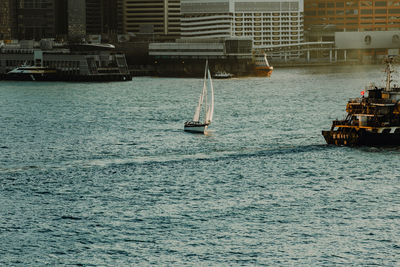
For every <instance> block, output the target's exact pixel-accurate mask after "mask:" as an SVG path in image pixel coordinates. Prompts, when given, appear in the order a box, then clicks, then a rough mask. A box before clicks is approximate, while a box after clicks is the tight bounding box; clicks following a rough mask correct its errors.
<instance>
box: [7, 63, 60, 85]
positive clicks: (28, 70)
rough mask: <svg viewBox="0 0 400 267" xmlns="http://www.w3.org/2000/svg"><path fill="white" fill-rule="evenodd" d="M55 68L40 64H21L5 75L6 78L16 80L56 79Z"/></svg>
mask: <svg viewBox="0 0 400 267" xmlns="http://www.w3.org/2000/svg"><path fill="white" fill-rule="evenodd" d="M56 78H57V70H56V69H55V68H49V67H42V66H28V65H25V64H24V65H22V66H20V67H17V68H15V69H13V70H11V71H10V72H8V73H7V74H6V75H5V79H6V80H17V81H27V80H28V81H46V80H56Z"/></svg>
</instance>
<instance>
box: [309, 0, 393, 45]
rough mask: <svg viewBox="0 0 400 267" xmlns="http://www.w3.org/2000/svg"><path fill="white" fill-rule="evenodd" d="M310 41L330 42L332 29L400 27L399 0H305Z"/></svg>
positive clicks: (365, 29) (336, 30) (385, 29)
mask: <svg viewBox="0 0 400 267" xmlns="http://www.w3.org/2000/svg"><path fill="white" fill-rule="evenodd" d="M304 27H305V30H306V31H307V34H306V35H307V39H309V40H310V41H321V40H322V41H333V40H334V34H335V32H343V31H345V32H358V31H390V30H400V1H399V0H390V1H388V0H348V1H341V0H339V1H333V0H304Z"/></svg>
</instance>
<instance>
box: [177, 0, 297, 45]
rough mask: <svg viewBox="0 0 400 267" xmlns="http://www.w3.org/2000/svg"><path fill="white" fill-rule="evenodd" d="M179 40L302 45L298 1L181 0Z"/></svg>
mask: <svg viewBox="0 0 400 267" xmlns="http://www.w3.org/2000/svg"><path fill="white" fill-rule="evenodd" d="M181 12H182V20H181V36H182V38H229V37H245V38H251V39H252V40H253V46H254V48H262V47H266V46H274V45H275V46H276V45H286V44H294V43H300V42H302V41H303V1H302V0H271V1H263V0H182V3H181Z"/></svg>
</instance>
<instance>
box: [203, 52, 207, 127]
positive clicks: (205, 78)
mask: <svg viewBox="0 0 400 267" xmlns="http://www.w3.org/2000/svg"><path fill="white" fill-rule="evenodd" d="M207 70H208V59H207V60H206V68H205V70H204V84H205V86H204V89H205V90H204V107H205V108H204V122H205V123H207V91H208V86H207Z"/></svg>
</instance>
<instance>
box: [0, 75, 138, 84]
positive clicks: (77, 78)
mask: <svg viewBox="0 0 400 267" xmlns="http://www.w3.org/2000/svg"><path fill="white" fill-rule="evenodd" d="M0 79H1V80H8V81H64V82H112V81H131V80H132V76H131V75H130V74H101V75H70V74H59V73H49V74H3V75H0Z"/></svg>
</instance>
